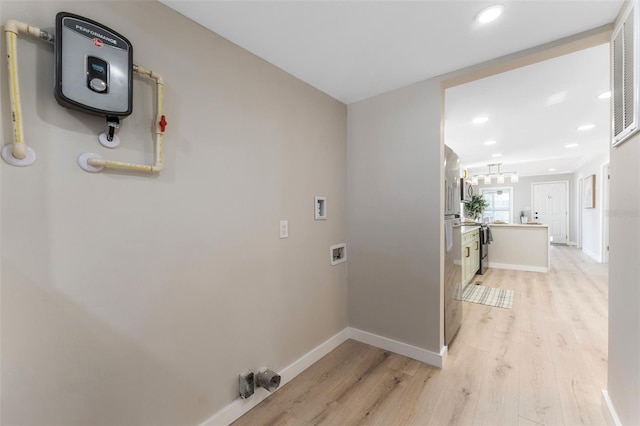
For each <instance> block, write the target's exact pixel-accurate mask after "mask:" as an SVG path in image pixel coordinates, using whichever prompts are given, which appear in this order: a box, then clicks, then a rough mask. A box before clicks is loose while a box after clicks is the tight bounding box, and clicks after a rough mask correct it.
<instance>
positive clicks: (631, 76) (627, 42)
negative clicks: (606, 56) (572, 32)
mask: <svg viewBox="0 0 640 426" xmlns="http://www.w3.org/2000/svg"><path fill="white" fill-rule="evenodd" d="M637 12H638V6H637V1H634V2H632V5H631V6H630V7H629V9H628V10H627V12H626V13H625V15H624V16H623V18H622V19H621V20H620V22H619V23H618V26H617V27H616V29H615V31H614V32H613V38H612V41H611V48H612V59H613V96H612V97H613V144H614V145H616V144H618V143H620V142H622V141H623V140H625V139H626V138H628V137H629V136H631V135H632V134H633V133H635V132H636V130H638V119H637V117H636V114H637V112H638V95H637V93H638V82H637V75H638V68H637V62H638V61H637V58H636V56H637V55H636V48H637V41H636V37H637V36H638V30H637V28H636V24H637V23H638V22H637V21H638V19H637V17H636V13H637Z"/></svg>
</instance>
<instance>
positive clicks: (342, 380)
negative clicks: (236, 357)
mask: <svg viewBox="0 0 640 426" xmlns="http://www.w3.org/2000/svg"><path fill="white" fill-rule="evenodd" d="M476 281H481V282H482V284H483V285H485V286H489V287H500V288H506V289H512V290H514V291H515V295H514V303H513V309H511V310H509V309H500V308H494V307H489V306H484V305H477V304H471V303H465V304H464V308H465V311H464V321H463V325H462V328H461V330H460V332H459V334H458V336H457V337H456V339H455V340H454V341H453V343H452V346H451V348H450V350H449V355H448V358H447V361H446V365H445V367H444V368H443V369H442V370H440V369H437V368H434V367H430V366H428V365H426V364H422V363H420V362H418V361H415V360H411V359H409V358H406V357H403V356H400V355H396V354H393V353H389V352H385V351H383V350H380V349H377V348H374V347H372V346H368V345H365V344H362V343H359V342H355V341H352V340H349V341H347V342H345V343H343V344H342V345H341V346H340V347H338V348H337V349H336V350H334V351H333V352H331V353H330V354H328V355H327V356H325V357H324V358H322V359H321V360H320V361H318V362H317V363H316V364H314V365H313V366H312V367H310V368H309V369H307V370H306V371H304V372H303V373H302V374H300V375H299V376H298V377H297V378H295V379H294V380H293V381H291V382H290V383H288V384H287V385H285V386H284V387H282V388H281V389H280V390H278V391H277V392H276V393H275V394H274V395H273V396H272V397H270V398H268V399H267V400H265V401H264V402H262V403H261V404H259V405H258V406H257V407H256V408H254V409H253V410H252V411H250V412H249V413H247V414H246V415H245V416H243V417H242V418H240V419H239V420H238V421H237V422H236V423H234V424H237V425H256V424H278V425H280V424H291V425H300V424H327V425H335V424H340V425H347V424H379V425H391V424H398V425H408V424H410V425H454V424H458V425H470V424H486V425H489V424H491V425H499V424H500V425H516V424H519V425H536V424H542V425H561V424H565V425H569V424H571V425H574V424H584V425H601V424H606V422H605V419H604V417H603V414H602V409H601V390H602V389H605V388H606V386H607V316H608V310H607V293H608V284H607V265H603V264H597V263H595V262H594V261H593V260H591V259H590V258H589V257H588V256H586V255H584V254H582V252H581V251H580V250H578V249H575V248H571V247H565V246H553V247H552V248H551V271H550V272H549V273H548V274H544V273H536V272H522V271H512V270H499V269H490V270H489V271H488V272H487V274H485V275H483V276H476V279H475V280H474V282H476Z"/></svg>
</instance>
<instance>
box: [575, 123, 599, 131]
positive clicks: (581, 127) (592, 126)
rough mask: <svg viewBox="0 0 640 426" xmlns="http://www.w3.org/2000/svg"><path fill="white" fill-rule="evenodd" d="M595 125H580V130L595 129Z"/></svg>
mask: <svg viewBox="0 0 640 426" xmlns="http://www.w3.org/2000/svg"><path fill="white" fill-rule="evenodd" d="M594 127H596V125H595V124H585V125H584V126H580V127H578V130H579V131H581V132H584V131H585V130H591V129H593V128H594Z"/></svg>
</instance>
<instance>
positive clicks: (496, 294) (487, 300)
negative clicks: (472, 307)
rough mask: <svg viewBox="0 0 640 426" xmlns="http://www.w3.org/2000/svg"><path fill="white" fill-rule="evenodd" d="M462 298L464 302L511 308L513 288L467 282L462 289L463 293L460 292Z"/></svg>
mask: <svg viewBox="0 0 640 426" xmlns="http://www.w3.org/2000/svg"><path fill="white" fill-rule="evenodd" d="M462 300H463V301H464V302H471V303H480V304H482V305H489V306H497V307H498V308H506V309H511V306H512V305H513V290H505V289H502V288H491V287H485V286H482V285H473V284H469V285H468V286H467V287H466V288H465V289H464V293H462Z"/></svg>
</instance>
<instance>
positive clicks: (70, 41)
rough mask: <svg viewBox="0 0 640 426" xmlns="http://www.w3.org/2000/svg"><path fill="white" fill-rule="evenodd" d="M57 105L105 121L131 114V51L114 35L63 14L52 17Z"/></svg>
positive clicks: (80, 19)
mask: <svg viewBox="0 0 640 426" xmlns="http://www.w3.org/2000/svg"><path fill="white" fill-rule="evenodd" d="M55 43H56V48H55V55H56V59H55V61H56V85H55V97H56V100H57V101H58V103H60V105H62V106H64V107H67V108H72V109H76V110H80V111H83V112H88V113H90V114H95V115H102V116H105V117H110V116H113V117H126V116H128V115H129V114H131V105H132V100H131V98H132V96H131V95H132V80H133V47H132V46H131V43H130V42H129V40H127V39H126V38H124V37H123V36H121V35H120V34H118V33H116V32H115V31H113V30H111V29H109V28H107V27H105V26H103V25H101V24H98V23H97V22H95V21H92V20H90V19H87V18H83V17H81V16H78V15H74V14H71V13H67V12H60V13H58V14H57V15H56V38H55Z"/></svg>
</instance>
